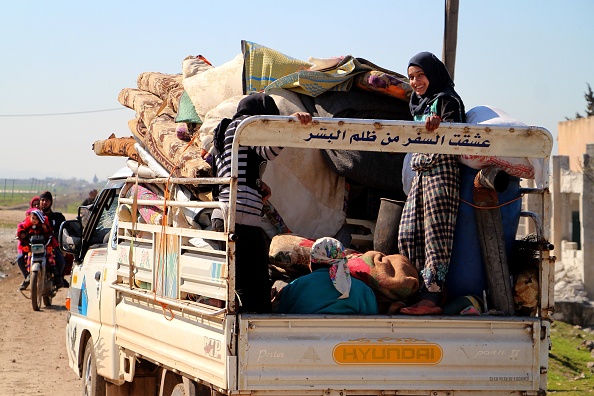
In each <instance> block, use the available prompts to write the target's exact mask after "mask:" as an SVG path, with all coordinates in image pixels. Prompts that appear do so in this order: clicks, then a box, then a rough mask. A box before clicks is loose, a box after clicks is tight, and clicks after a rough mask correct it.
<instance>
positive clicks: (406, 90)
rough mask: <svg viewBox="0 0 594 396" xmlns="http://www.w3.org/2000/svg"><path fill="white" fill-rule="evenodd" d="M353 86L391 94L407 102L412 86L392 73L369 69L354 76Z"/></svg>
mask: <svg viewBox="0 0 594 396" xmlns="http://www.w3.org/2000/svg"><path fill="white" fill-rule="evenodd" d="M355 86H356V87H357V88H360V89H363V90H365V91H370V92H374V93H379V94H382V95H387V96H391V97H394V98H397V99H401V100H404V101H406V102H408V101H409V100H410V95H411V93H412V88H411V87H410V85H409V84H408V82H407V81H406V80H405V79H403V78H399V77H397V76H395V75H393V74H389V73H384V72H382V71H379V70H371V71H368V72H366V73H362V74H359V75H357V76H356V77H355Z"/></svg>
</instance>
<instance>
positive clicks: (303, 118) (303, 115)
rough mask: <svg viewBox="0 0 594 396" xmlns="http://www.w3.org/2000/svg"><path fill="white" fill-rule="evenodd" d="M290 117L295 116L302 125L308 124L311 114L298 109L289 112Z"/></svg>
mask: <svg viewBox="0 0 594 396" xmlns="http://www.w3.org/2000/svg"><path fill="white" fill-rule="evenodd" d="M291 116H292V117H297V119H299V122H300V123H301V124H303V125H306V124H309V123H310V122H311V114H309V113H308V112H306V111H298V112H296V113H293V114H291Z"/></svg>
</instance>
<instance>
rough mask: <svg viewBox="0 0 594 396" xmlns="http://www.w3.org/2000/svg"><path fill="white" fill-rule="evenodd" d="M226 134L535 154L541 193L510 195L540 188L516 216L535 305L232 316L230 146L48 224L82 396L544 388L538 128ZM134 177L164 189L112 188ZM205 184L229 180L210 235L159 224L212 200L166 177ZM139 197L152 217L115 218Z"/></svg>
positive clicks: (547, 303)
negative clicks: (200, 170) (157, 219)
mask: <svg viewBox="0 0 594 396" xmlns="http://www.w3.org/2000/svg"><path fill="white" fill-rule="evenodd" d="M464 135H465V136H472V138H470V139H468V138H467V139H465V140H464V139H462V138H461V136H464ZM239 145H252V146H258V145H275V146H285V147H300V148H309V149H340V150H362V151H383V152H400V153H403V152H415V151H421V149H422V152H436V153H452V154H473V155H483V156H486V155H491V156H507V157H527V158H542V159H544V162H543V163H544V168H543V173H544V177H543V179H544V181H545V184H544V186H543V188H531V189H524V190H523V191H522V192H523V193H525V194H533V196H540V197H542V199H538V200H537V201H538V204H537V205H536V206H538V208H537V210H533V211H532V212H530V213H526V214H525V215H526V216H528V217H529V218H531V219H533V220H534V223H535V226H536V229H537V236H538V240H537V241H536V242H535V246H538V247H539V254H538V259H539V270H538V277H539V283H538V284H539V290H538V305H537V309H536V314H534V315H531V316H516V315H511V316H500V315H489V314H483V315H481V316H460V315H456V316H447V315H439V316H405V315H398V314H396V315H390V316H388V315H374V316H346V315H284V314H238V313H237V302H236V298H235V291H234V286H235V282H234V274H235V268H234V265H235V263H234V251H235V237H234V228H235V226H234V224H235V223H234V219H235V202H234V198H235V194H236V187H237V179H236V176H237V161H235V159H236V158H237V157H236V156H234V157H233V159H234V161H233V165H232V167H233V170H232V177H231V178H228V179H221V178H204V179H183V178H177V179H176V178H169V179H168V178H161V179H150V180H149V179H143V178H142V177H139V176H138V175H133V174H132V172H131V171H130V172H128V173H126V172H120V173H119V174H116V175H114V176H113V177H112V178H111V179H110V180H109V181H108V183H107V185H106V186H105V188H104V189H103V190H102V191H101V193H100V194H99V196H98V198H97V200H96V201H95V204H94V205H93V206H91V208H90V211H89V213H88V215H86V216H83V214H82V212H83V211H84V210H82V209H81V210H79V218H78V219H77V220H71V221H67V222H65V223H64V225H63V226H62V227H61V230H60V243H61V248H62V250H64V251H67V252H70V253H73V254H74V255H75V257H76V259H75V265H74V267H73V271H72V277H71V283H70V289H69V291H68V299H67V308H68V311H69V313H68V322H67V326H66V345H67V352H68V359H69V364H70V366H71V367H72V369H73V370H74V371H75V372H76V373H77V374H78V375H79V376H81V377H82V379H83V386H84V394H85V395H103V394H106V393H107V394H109V395H167V396H169V395H219V394H224V395H320V396H322V395H324V396H331V395H332V396H339V395H340V396H346V395H427V396H438V395H439V396H446V395H447V396H462V395H464V396H470V395H478V394H480V395H506V396H509V395H544V394H545V393H546V386H547V369H548V351H549V347H550V321H551V314H552V310H553V283H554V282H553V275H554V268H553V267H554V257H552V256H549V249H550V248H551V246H550V245H549V244H548V243H547V232H548V229H549V227H548V224H549V207H550V204H549V199H550V197H549V191H548V162H549V155H550V152H551V148H552V137H551V135H550V133H549V132H548V131H547V130H545V129H543V128H538V127H509V126H497V125H489V126H485V125H471V124H442V125H441V126H440V127H439V129H438V130H437V134H435V133H432V134H428V133H427V132H426V131H425V130H424V127H423V125H422V124H419V123H415V122H406V121H386V120H375V121H372V120H362V119H330V118H314V122H313V123H311V124H310V125H301V124H299V123H298V122H295V121H291V120H290V117H279V116H256V117H250V118H248V119H246V120H245V121H244V122H243V123H242V125H241V126H240V127H239V128H238V130H237V133H236V137H235V142H234V150H235V151H234V152H235V154H236V153H237V149H238V147H239ZM420 145H422V146H420ZM386 177H389V176H388V175H386ZM136 184H139V185H144V186H150V185H160V186H165V185H166V186H167V189H168V191H171V192H172V193H171V194H170V195H171V196H170V197H168V199H162V200H160V201H154V200H143V199H142V198H138V197H136V195H134V196H130V197H126V196H128V195H129V194H128V195H127V194H125V192H126V191H128V190H129V188H130V187H131V186H134V185H136ZM209 184H230V185H231V188H232V190H231V191H232V195H231V202H230V210H229V212H228V221H227V225H226V227H227V229H226V230H225V232H214V231H208V230H203V229H199V228H194V227H188V226H183V225H180V224H174V220H173V219H174V216H173V213H174V212H175V211H179V210H182V211H183V210H186V211H187V210H196V208H213V207H217V206H218V203H217V202H216V201H215V202H207V201H199V200H179V199H178V197H179V195H176V194H175V191H176V188H178V187H179V186H183V185H185V186H188V185H194V186H205V185H209ZM526 196H527V195H526ZM135 197H136V198H135ZM150 205H152V206H154V207H157V208H160V210H161V216H163V217H164V220H163V224H145V223H141V222H137V221H136V220H135V217H134V216H127V214H129V212H130V211H131V212H132V213H134V214H136V210H137V209H138V208H139V207H142V206H145V207H146V206H150ZM130 208H131V210H130ZM195 238H199V239H200V240H206V241H210V243H211V245H214V246H217V245H220V246H222V248H220V249H213V248H209V247H197V246H196V244H195V243H190V242H189V241H190V240H194V241H195ZM197 296H201V297H200V298H197ZM212 301H215V302H217V303H216V304H213V303H212Z"/></svg>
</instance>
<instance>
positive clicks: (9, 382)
mask: <svg viewBox="0 0 594 396" xmlns="http://www.w3.org/2000/svg"><path fill="white" fill-rule="evenodd" d="M13 212H14V211H6V210H0V220H4V221H6V220H7V219H8V220H9V221H13V220H14V219H16V221H20V220H22V217H23V211H16V212H14V213H13ZM15 231H16V229H13V228H0V318H1V319H0V395H2V396H13V395H44V396H45V395H48V396H49V395H59V396H62V395H64V396H70V395H79V394H81V392H82V388H81V381H80V380H79V379H78V378H77V376H76V375H75V374H74V371H72V369H71V368H70V367H69V366H68V358H67V355H66V347H65V344H66V341H65V333H64V331H65V330H64V329H65V324H66V314H67V312H66V309H65V308H64V301H65V298H66V290H65V289H61V290H60V291H58V295H57V296H56V297H55V298H54V300H53V305H52V307H51V308H45V307H42V309H41V311H39V312H34V311H33V309H32V308H31V300H30V299H28V296H29V290H27V291H26V292H25V293H24V294H22V293H21V292H19V291H18V287H19V285H20V283H21V281H22V280H23V279H22V275H21V273H20V271H19V269H18V267H17V266H16V265H15V266H12V265H11V264H10V263H11V261H13V260H14V259H15V257H16V241H15V239H14V233H15Z"/></svg>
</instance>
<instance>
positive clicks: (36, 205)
mask: <svg viewBox="0 0 594 396" xmlns="http://www.w3.org/2000/svg"><path fill="white" fill-rule="evenodd" d="M31 207H32V208H35V209H39V201H33V204H32V205H31Z"/></svg>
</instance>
